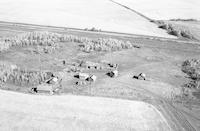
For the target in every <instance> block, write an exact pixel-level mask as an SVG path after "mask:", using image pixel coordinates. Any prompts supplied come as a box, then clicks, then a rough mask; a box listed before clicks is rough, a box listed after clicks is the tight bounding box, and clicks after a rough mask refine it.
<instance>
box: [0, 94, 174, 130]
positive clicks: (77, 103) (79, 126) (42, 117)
mask: <svg viewBox="0 0 200 131" xmlns="http://www.w3.org/2000/svg"><path fill="white" fill-rule="evenodd" d="M0 103H1V105H0V115H1V119H0V123H1V124H0V130H2V131H6V130H15V131H22V130H24V131H25V130H26V131H27V130H42V131H43V130H45V131H49V130H52V131H54V130H68V131H69V130H73V131H74V130H77V131H80V130H91V131H94V130H101V131H102V130H108V131H111V130H113V131H116V130H124V131H125V130H137V131H144V130H145V131H146V130H150V131H161V130H165V131H169V130H170V127H169V126H168V123H167V122H166V120H165V118H164V117H163V116H162V115H161V114H160V113H159V111H158V110H157V109H156V108H154V107H153V106H152V105H149V104H146V103H144V102H139V101H128V100H119V99H108V98H95V97H84V96H71V95H67V96H34V95H26V94H20V93H14V92H7V91H0Z"/></svg>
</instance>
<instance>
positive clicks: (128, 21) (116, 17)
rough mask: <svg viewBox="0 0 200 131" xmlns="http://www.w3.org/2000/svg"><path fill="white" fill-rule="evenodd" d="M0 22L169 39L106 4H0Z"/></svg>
mask: <svg viewBox="0 0 200 131" xmlns="http://www.w3.org/2000/svg"><path fill="white" fill-rule="evenodd" d="M0 9H1V10H0V18H1V19H0V20H1V21H10V22H22V23H31V24H43V25H54V26H65V27H75V28H82V29H84V28H91V27H95V28H97V29H102V30H106V31H114V32H123V33H133V34H141V35H150V36H161V37H170V38H172V37H173V36H170V35H168V34H167V33H166V32H165V31H164V30H161V29H158V28H157V26H156V25H154V24H153V23H150V22H149V21H148V20H146V19H144V18H143V17H141V16H139V15H137V14H135V13H134V12H131V11H129V10H127V9H125V8H123V7H121V6H119V5H116V4H114V3H113V2H111V1H109V0H84V1H83V0H73V1H71V0H17V1H16V0H0Z"/></svg>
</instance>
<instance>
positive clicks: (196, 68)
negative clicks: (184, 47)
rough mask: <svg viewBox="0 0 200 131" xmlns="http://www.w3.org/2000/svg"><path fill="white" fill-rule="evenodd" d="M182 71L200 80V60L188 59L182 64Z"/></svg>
mask: <svg viewBox="0 0 200 131" xmlns="http://www.w3.org/2000/svg"><path fill="white" fill-rule="evenodd" d="M182 71H183V72H184V73H186V74H187V75H188V76H190V78H191V79H193V80H200V60H197V59H191V60H186V61H184V62H183V64H182Z"/></svg>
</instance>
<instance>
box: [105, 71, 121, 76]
mask: <svg viewBox="0 0 200 131" xmlns="http://www.w3.org/2000/svg"><path fill="white" fill-rule="evenodd" d="M118 74H119V73H118V70H113V71H110V72H108V73H107V75H108V76H110V77H117V76H118Z"/></svg>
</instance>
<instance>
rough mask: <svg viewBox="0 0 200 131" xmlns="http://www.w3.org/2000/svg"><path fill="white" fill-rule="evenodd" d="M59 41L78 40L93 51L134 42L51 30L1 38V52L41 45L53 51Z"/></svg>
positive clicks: (83, 48)
mask: <svg viewBox="0 0 200 131" xmlns="http://www.w3.org/2000/svg"><path fill="white" fill-rule="evenodd" d="M59 42H76V43H79V44H80V49H81V50H82V51H85V52H91V51H116V50H121V49H129V48H132V47H133V44H132V43H130V42H129V41H126V42H125V41H122V40H117V39H111V38H99V39H92V38H88V37H78V36H74V35H66V34H58V33H51V32H29V33H24V34H20V35H18V36H15V37H7V38H2V39H1V40H0V52H1V51H4V50H8V49H9V48H10V47H12V46H21V47H23V46H31V45H33V46H36V45H37V46H41V48H43V49H44V51H47V52H48V51H49V52H52V50H51V48H52V49H57V48H59Z"/></svg>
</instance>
